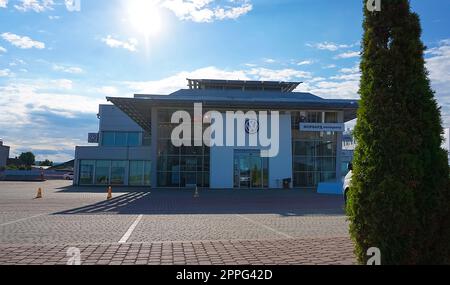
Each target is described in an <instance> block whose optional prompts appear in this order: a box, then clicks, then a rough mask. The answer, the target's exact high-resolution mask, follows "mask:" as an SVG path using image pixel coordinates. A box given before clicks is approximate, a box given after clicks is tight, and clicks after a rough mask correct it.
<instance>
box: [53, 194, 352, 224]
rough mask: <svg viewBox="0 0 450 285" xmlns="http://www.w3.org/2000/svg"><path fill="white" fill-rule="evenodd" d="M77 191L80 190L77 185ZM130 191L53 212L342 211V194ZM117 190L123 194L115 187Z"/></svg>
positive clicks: (302, 213)
mask: <svg viewBox="0 0 450 285" xmlns="http://www.w3.org/2000/svg"><path fill="white" fill-rule="evenodd" d="M90 189H92V188H90ZM76 190H77V191H76V192H80V191H79V188H78V187H77V188H76ZM98 190H99V192H102V193H105V191H106V190H105V189H104V188H98ZM131 190H133V189H129V192H128V193H126V194H123V195H121V196H117V197H115V198H113V199H111V200H109V201H103V202H100V203H96V204H92V205H89V206H85V207H80V208H75V209H71V210H68V211H63V212H59V213H55V215H98V214H119V215H136V214H145V215H176V214H278V215H281V216H286V217H289V216H305V215H343V214H344V210H343V206H344V205H343V199H342V197H340V196H332V195H319V194H315V193H308V192H305V191H299V190H289V191H286V190H260V191H257V190H204V191H200V197H199V198H194V191H191V190H152V191H151V192H150V191H143V188H141V189H140V190H141V191H137V189H134V190H133V191H131ZM63 191H64V190H63ZM64 192H72V190H69V191H64ZM73 192H75V191H73ZM73 192H72V193H73ZM91 192H92V191H91ZM119 192H120V193H125V192H122V191H120V190H116V193H119ZM105 197H106V196H105Z"/></svg>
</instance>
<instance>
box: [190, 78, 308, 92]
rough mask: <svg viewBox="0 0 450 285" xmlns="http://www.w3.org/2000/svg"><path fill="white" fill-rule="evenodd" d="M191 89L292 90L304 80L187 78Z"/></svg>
mask: <svg viewBox="0 0 450 285" xmlns="http://www.w3.org/2000/svg"><path fill="white" fill-rule="evenodd" d="M187 81H188V87H189V89H191V90H195V89H197V90H198V89H202V90H210V89H216V90H217V89H218V90H241V91H278V92H292V91H294V90H295V89H297V87H298V86H299V85H300V84H301V83H302V82H283V81H245V80H216V79H187Z"/></svg>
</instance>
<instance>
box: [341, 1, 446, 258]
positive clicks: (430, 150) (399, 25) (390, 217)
mask: <svg viewBox="0 0 450 285" xmlns="http://www.w3.org/2000/svg"><path fill="white" fill-rule="evenodd" d="M363 2H364V24H363V27H364V37H363V43H362V44H363V51H362V60H361V66H360V67H361V72H362V78H361V83H360V91H359V93H360V95H361V101H360V109H359V111H358V122H357V126H356V128H355V136H356V139H357V143H358V146H357V148H356V150H355V160H354V175H353V181H352V185H351V189H350V193H349V203H348V205H347V214H348V216H349V220H350V233H351V236H352V239H353V240H354V242H355V244H356V254H357V257H358V260H359V262H360V263H363V264H364V263H365V262H366V261H367V259H368V258H369V257H368V256H367V250H368V249H369V248H371V247H377V248H379V249H380V250H381V257H382V263H383V264H440V263H449V262H450V258H449V257H450V250H449V249H450V223H449V220H450V211H449V209H450V190H449V178H448V173H449V167H448V158H447V154H446V152H445V151H444V150H443V149H442V148H441V144H442V134H443V129H442V126H441V123H442V122H441V115H440V109H439V107H438V105H437V102H436V100H435V98H434V92H433V91H432V89H431V87H430V81H429V79H428V73H427V70H426V68H425V60H424V51H425V47H424V45H423V44H422V42H421V39H420V37H421V34H422V30H421V26H420V20H419V17H418V15H417V14H415V13H413V12H411V10H410V5H409V1H408V0H387V1H384V0H383V1H381V2H382V6H381V11H373V12H371V11H369V10H368V9H367V8H366V3H367V0H363Z"/></svg>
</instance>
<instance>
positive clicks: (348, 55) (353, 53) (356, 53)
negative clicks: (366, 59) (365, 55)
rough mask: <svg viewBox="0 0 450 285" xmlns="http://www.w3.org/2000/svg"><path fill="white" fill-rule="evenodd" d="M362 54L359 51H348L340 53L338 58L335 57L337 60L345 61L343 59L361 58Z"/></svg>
mask: <svg viewBox="0 0 450 285" xmlns="http://www.w3.org/2000/svg"><path fill="white" fill-rule="evenodd" d="M359 56H360V52H359V51H348V52H344V53H340V54H338V55H337V56H335V57H334V58H335V59H343V58H352V57H359Z"/></svg>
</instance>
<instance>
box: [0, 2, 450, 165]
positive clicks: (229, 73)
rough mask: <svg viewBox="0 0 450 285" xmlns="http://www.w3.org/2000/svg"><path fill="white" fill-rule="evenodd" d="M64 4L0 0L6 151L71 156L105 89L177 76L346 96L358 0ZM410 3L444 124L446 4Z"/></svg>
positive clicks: (448, 37) (162, 84)
mask: <svg viewBox="0 0 450 285" xmlns="http://www.w3.org/2000/svg"><path fill="white" fill-rule="evenodd" d="M66 2H67V1H65V0H8V1H6V0H0V22H1V24H0V138H3V140H4V141H5V143H6V144H7V145H10V146H11V147H12V155H17V154H19V153H20V152H22V151H28V150H31V151H34V152H35V153H36V154H37V155H38V159H45V158H49V159H51V160H54V161H65V160H68V159H71V158H72V157H73V152H74V146H75V145H86V144H87V143H86V141H87V133H88V132H92V131H96V130H97V128H98V127H97V124H98V121H97V119H96V116H95V115H96V113H97V110H98V104H100V103H104V102H105V97H106V96H125V97H127V96H132V95H133V94H134V93H155V94H168V93H170V92H172V91H175V90H177V89H180V88H184V87H185V85H186V82H185V79H186V78H187V77H193V78H227V79H256V80H294V81H303V82H305V83H304V84H303V85H302V86H301V87H300V88H299V89H298V90H299V91H308V92H312V93H314V94H316V95H319V96H323V97H325V98H358V95H357V90H358V83H359V77H360V74H359V71H358V68H357V67H358V62H359V53H358V52H359V50H360V45H359V42H360V39H361V35H362V28H361V22H362V3H361V2H362V1H359V0H341V1H332V0H277V1H273V0H220V1H214V0H158V1H156V0H155V1H151V0H147V1H146V0H81V1H80V2H81V9H80V11H72V10H74V9H72V7H73V6H70V5H66V4H67V3H66ZM69 2H70V1H69ZM69 4H70V3H69ZM411 4H412V8H413V10H414V11H416V12H417V13H419V15H420V16H421V20H422V27H423V30H424V33H423V41H424V43H425V44H426V45H427V46H428V48H429V50H428V51H427V55H426V57H427V67H428V69H429V71H430V78H431V80H432V83H433V87H434V89H435V90H436V96H437V98H438V102H439V104H440V105H441V107H442V111H443V119H444V122H445V125H446V126H447V127H450V31H449V30H448V27H450V18H449V17H448V11H450V1H446V0H429V1H422V0H413V1H411Z"/></svg>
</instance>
